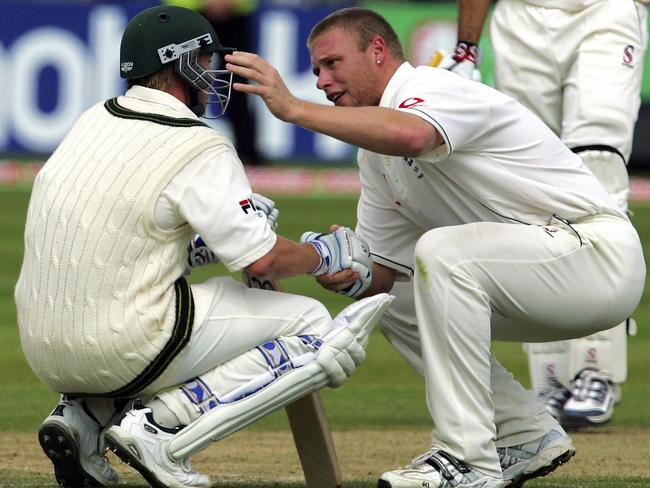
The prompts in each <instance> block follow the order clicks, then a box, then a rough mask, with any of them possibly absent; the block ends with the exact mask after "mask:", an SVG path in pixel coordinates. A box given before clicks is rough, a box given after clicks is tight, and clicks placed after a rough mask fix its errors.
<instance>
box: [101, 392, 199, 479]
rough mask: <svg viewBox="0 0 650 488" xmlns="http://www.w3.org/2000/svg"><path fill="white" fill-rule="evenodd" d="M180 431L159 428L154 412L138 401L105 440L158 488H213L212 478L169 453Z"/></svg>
mask: <svg viewBox="0 0 650 488" xmlns="http://www.w3.org/2000/svg"><path fill="white" fill-rule="evenodd" d="M179 431H180V429H179V428H176V429H168V428H166V427H162V426H160V425H158V424H157V423H156V422H155V421H154V418H153V415H152V413H151V409H150V408H147V407H144V406H143V405H142V404H140V403H139V402H138V403H136V404H135V405H134V406H133V408H132V409H131V410H129V411H128V412H126V414H124V417H123V418H122V421H121V422H120V424H119V425H114V426H113V427H111V428H110V429H108V430H107V431H106V434H105V435H104V437H105V440H106V444H107V445H108V447H109V448H110V449H111V450H112V451H114V452H115V454H117V456H118V457H119V458H120V459H121V460H122V461H124V462H125V463H127V464H129V465H130V466H132V467H133V468H135V469H136V470H137V471H139V472H140V474H141V475H142V476H143V477H144V479H146V480H147V481H148V482H149V483H150V484H151V486H153V487H154V488H168V487H170V488H171V487H173V488H195V487H201V488H209V487H210V486H211V484H210V480H209V479H208V477H207V476H206V475H204V474H200V473H197V472H196V471H194V470H193V469H192V466H191V465H190V462H189V460H187V459H184V460H183V461H181V462H175V461H173V460H172V459H171V457H170V456H169V454H168V453H167V445H168V442H169V440H170V439H172V438H173V437H174V434H176V433H177V432H179Z"/></svg>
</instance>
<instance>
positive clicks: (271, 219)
mask: <svg viewBox="0 0 650 488" xmlns="http://www.w3.org/2000/svg"><path fill="white" fill-rule="evenodd" d="M251 200H253V204H254V205H255V208H256V209H257V211H258V212H263V213H264V215H266V220H267V222H268V223H269V225H270V226H271V229H273V230H275V229H277V228H278V217H280V211H279V210H278V209H277V208H275V202H274V201H273V200H271V199H270V198H267V197H265V196H264V195H260V194H259V193H253V194H252V195H251Z"/></svg>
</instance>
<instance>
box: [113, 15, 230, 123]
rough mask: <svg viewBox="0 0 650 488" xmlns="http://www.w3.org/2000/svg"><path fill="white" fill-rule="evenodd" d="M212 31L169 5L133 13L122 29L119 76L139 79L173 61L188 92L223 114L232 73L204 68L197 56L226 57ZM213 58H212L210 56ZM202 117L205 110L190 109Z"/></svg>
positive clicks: (203, 22) (197, 17) (203, 21)
mask: <svg viewBox="0 0 650 488" xmlns="http://www.w3.org/2000/svg"><path fill="white" fill-rule="evenodd" d="M233 50H234V49H233V48H226V47H223V46H222V45H221V44H220V43H219V38H218V37H217V33H216V32H215V30H214V28H213V27H212V26H211V25H210V23H209V22H208V21H207V20H206V18H205V17H203V16H202V15H201V14H199V13H198V12H196V11H194V10H190V9H187V8H183V7H175V6H171V5H167V6H158V7H152V8H149V9H146V10H143V11H142V12H140V13H139V14H137V15H136V16H135V17H133V19H131V21H130V22H129V23H128V25H127V26H126V29H125V31H124V34H123V35H122V43H121V45H120V76H121V77H122V78H126V79H135V78H142V77H143V76H147V75H150V74H153V73H155V72H156V71H159V70H161V69H162V68H163V67H164V66H165V65H166V64H168V63H172V62H174V63H175V64H174V67H175V70H176V72H177V73H178V74H179V75H180V76H181V78H183V79H184V80H185V81H186V82H187V83H188V85H189V86H190V87H191V88H192V90H198V91H202V92H204V93H207V94H208V95H209V98H208V102H207V104H219V105H220V106H221V110H220V111H219V113H217V114H216V116H217V117H218V116H220V115H223V112H224V111H225V110H226V106H227V105H228V100H229V99H230V85H231V82H232V73H230V72H228V71H226V70H216V69H207V70H206V69H204V68H203V67H202V66H201V65H200V64H199V61H198V58H199V55H200V54H205V53H217V54H227V53H230V52H232V51H233ZM213 57H214V56H213ZM191 108H192V110H194V111H195V112H196V110H199V111H200V113H199V112H196V113H197V115H203V110H204V109H205V107H194V106H193V107H191Z"/></svg>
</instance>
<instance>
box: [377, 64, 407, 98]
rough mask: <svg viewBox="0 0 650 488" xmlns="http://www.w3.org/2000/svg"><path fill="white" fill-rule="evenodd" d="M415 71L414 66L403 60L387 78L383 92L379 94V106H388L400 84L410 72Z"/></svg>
mask: <svg viewBox="0 0 650 488" xmlns="http://www.w3.org/2000/svg"><path fill="white" fill-rule="evenodd" d="M413 71H415V68H414V67H413V66H412V65H411V63H409V62H408V61H404V62H403V63H402V64H401V65H400V67H399V68H397V70H396V71H395V73H393V76H392V77H391V79H390V80H388V84H387V85H386V88H385V89H384V93H383V94H382V96H381V101H380V102H379V106H380V107H390V106H391V104H392V100H393V96H394V95H395V93H396V92H397V90H398V89H399V87H400V86H402V84H403V83H404V82H405V81H406V80H407V79H408V78H410V76H411V74H412V73H413Z"/></svg>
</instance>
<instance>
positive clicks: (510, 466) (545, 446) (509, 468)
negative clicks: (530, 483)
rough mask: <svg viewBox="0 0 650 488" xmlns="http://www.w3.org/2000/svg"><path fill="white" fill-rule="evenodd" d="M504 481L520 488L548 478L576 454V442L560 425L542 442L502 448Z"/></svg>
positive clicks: (545, 436)
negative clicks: (528, 483) (526, 483)
mask: <svg viewBox="0 0 650 488" xmlns="http://www.w3.org/2000/svg"><path fill="white" fill-rule="evenodd" d="M497 452H498V453H499V461H500V462H501V469H502V470H503V479H504V480H505V481H510V482H511V484H509V485H508V487H509V488H518V487H520V486H522V485H523V484H524V482H525V481H527V480H530V479H533V478H537V477H540V476H546V475H547V474H548V473H550V472H551V471H553V470H555V468H557V467H558V466H559V465H560V464H563V463H566V462H567V461H568V460H569V459H571V457H572V456H573V455H574V454H575V452H576V450H575V447H573V442H571V439H570V438H569V436H568V435H567V434H566V432H564V429H562V427H560V426H559V425H558V426H557V427H555V428H553V429H551V430H550V431H548V432H547V433H546V434H545V435H543V436H542V437H540V438H539V439H535V440H533V441H530V442H526V443H525V444H519V445H518V446H510V447H499V448H497Z"/></svg>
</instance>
